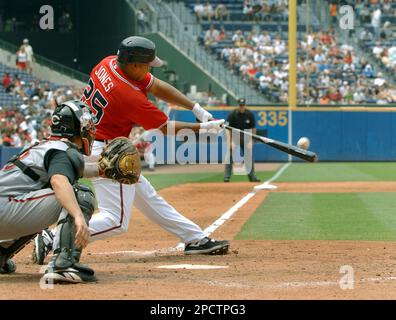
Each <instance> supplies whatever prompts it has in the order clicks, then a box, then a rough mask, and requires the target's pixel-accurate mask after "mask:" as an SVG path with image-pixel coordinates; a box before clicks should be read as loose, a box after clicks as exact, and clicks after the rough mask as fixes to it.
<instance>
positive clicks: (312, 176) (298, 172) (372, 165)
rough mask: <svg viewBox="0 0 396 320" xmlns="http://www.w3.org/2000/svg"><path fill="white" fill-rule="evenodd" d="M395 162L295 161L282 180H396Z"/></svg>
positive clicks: (282, 176)
mask: <svg viewBox="0 0 396 320" xmlns="http://www.w3.org/2000/svg"><path fill="white" fill-rule="evenodd" d="M395 180H396V163H394V162H338V163H293V164H292V165H291V166H290V167H288V168H287V169H286V171H285V172H284V173H283V174H282V175H281V176H280V177H279V179H278V180H277V181H280V182H306V181H313V182H315V181H395Z"/></svg>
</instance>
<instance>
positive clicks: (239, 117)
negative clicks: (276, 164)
mask: <svg viewBox="0 0 396 320" xmlns="http://www.w3.org/2000/svg"><path fill="white" fill-rule="evenodd" d="M238 105H239V107H238V108H237V109H235V110H233V111H232V112H231V113H230V114H229V115H228V117H227V123H228V125H229V126H231V127H234V128H237V129H240V130H249V131H251V132H253V133H256V119H255V118H254V114H253V113H252V112H251V111H250V110H249V109H247V108H246V99H244V98H240V99H238ZM227 140H228V143H230V147H231V148H229V149H228V151H229V153H230V159H229V161H228V163H227V164H226V165H225V170H224V182H229V181H230V178H231V174H232V164H233V154H235V152H236V151H239V150H238V149H239V148H238V146H240V148H241V150H242V155H243V157H244V162H245V167H246V168H247V169H250V172H249V173H248V177H249V181H250V182H260V179H258V178H257V177H256V174H255V173H254V159H253V140H252V139H251V138H250V137H249V139H245V137H244V134H240V135H239V134H236V133H230V131H227ZM245 140H246V141H245ZM245 142H246V145H245ZM245 147H246V148H245ZM246 160H248V161H249V160H251V165H250V166H249V165H248V164H249V163H247V161H246Z"/></svg>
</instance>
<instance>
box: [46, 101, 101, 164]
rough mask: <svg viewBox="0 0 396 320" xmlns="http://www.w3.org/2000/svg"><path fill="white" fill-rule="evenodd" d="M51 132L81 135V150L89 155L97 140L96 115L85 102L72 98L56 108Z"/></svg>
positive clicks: (66, 136) (69, 136)
mask: <svg viewBox="0 0 396 320" xmlns="http://www.w3.org/2000/svg"><path fill="white" fill-rule="evenodd" d="M51 120H52V121H51V122H52V123H51V134H52V135H53V136H58V137H65V138H72V137H80V138H81V140H82V144H83V146H82V149H81V151H82V152H83V153H84V154H85V155H87V156H89V155H90V154H91V151H92V144H93V142H94V140H95V132H96V129H95V124H94V120H95V117H94V116H93V115H92V113H91V109H90V108H89V107H88V106H87V105H86V104H85V103H83V102H81V101H78V100H70V101H66V102H63V103H62V104H61V105H58V106H57V107H56V108H55V111H54V113H53V114H52V118H51Z"/></svg>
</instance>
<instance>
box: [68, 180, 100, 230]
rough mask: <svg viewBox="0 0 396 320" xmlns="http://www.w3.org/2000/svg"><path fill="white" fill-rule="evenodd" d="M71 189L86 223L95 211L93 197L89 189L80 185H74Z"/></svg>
mask: <svg viewBox="0 0 396 320" xmlns="http://www.w3.org/2000/svg"><path fill="white" fill-rule="evenodd" d="M73 188H74V193H75V195H76V199H77V202H78V204H79V206H80V208H81V211H82V212H83V214H84V218H85V221H86V222H87V223H88V222H89V220H90V219H91V216H92V214H93V212H94V210H95V195H94V193H93V191H92V190H91V188H90V187H88V186H86V185H84V184H81V183H75V184H74V185H73Z"/></svg>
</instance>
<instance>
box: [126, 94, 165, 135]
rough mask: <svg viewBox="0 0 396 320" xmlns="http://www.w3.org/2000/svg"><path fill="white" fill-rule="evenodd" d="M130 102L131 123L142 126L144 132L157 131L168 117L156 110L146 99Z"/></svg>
mask: <svg viewBox="0 0 396 320" xmlns="http://www.w3.org/2000/svg"><path fill="white" fill-rule="evenodd" d="M139 102H140V103H136V101H130V102H129V103H130V104H131V105H132V106H133V108H134V112H133V122H134V123H137V124H139V125H140V126H142V127H143V128H144V129H145V130H150V129H158V128H160V127H162V126H163V125H164V124H165V123H166V122H167V121H168V116H167V115H166V114H165V113H163V112H162V111H161V110H160V109H158V108H157V107H156V106H155V105H154V104H153V103H152V102H151V101H150V100H148V99H147V98H146V99H145V101H144V100H143V101H139Z"/></svg>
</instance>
